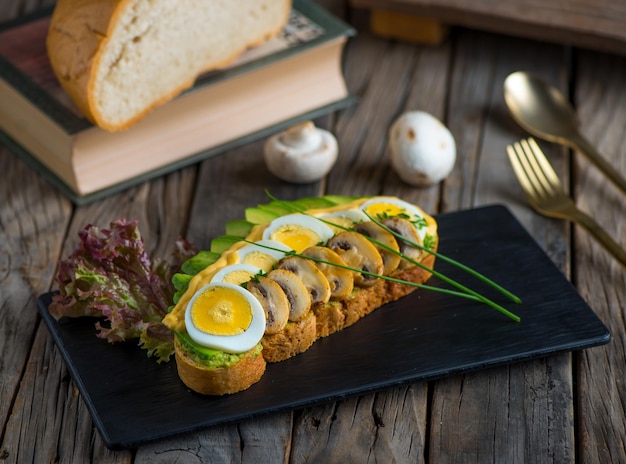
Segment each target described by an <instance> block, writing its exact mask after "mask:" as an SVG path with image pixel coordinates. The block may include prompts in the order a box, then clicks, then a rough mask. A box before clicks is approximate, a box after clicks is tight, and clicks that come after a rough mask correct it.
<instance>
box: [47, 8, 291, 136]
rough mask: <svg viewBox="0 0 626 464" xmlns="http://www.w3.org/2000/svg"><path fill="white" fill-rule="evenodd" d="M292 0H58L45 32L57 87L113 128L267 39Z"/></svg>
mask: <svg viewBox="0 0 626 464" xmlns="http://www.w3.org/2000/svg"><path fill="white" fill-rule="evenodd" d="M290 9H291V1H290V0H211V1H210V2H207V1H203V0H176V1H172V0H151V1H148V0H59V1H58V3H57V5H56V7H55V10H54V12H53V15H52V18H51V22H50V28H49V32H48V37H47V43H46V45H47V50H48V56H49V59H50V63H51V66H52V69H53V71H54V73H55V74H56V76H57V78H58V80H59V82H60V84H61V86H62V87H63V88H64V89H65V91H66V92H67V93H68V95H69V96H70V98H71V99H72V100H73V101H74V103H75V104H76V105H77V107H78V108H79V109H80V110H81V112H82V113H83V114H84V115H85V116H86V117H88V118H89V119H90V120H91V121H92V122H93V123H94V124H96V125H98V126H99V127H101V128H103V129H106V130H109V131H118V130H123V129H126V128H128V127H130V126H131V125H132V124H134V123H135V122H137V121H138V120H140V119H141V118H142V117H144V116H145V115H146V114H147V113H148V112H150V111H151V110H152V109H153V108H155V107H156V106H157V105H160V104H162V103H165V102H166V101H168V100H170V99H172V98H173V97H174V96H176V95H178V94H179V93H181V92H182V91H183V90H185V89H187V88H189V87H191V86H192V85H193V83H194V81H195V79H196V78H197V77H198V76H199V75H200V74H201V73H203V72H206V71H210V70H213V69H217V68H219V67H222V66H225V65H227V64H229V63H230V62H232V61H233V60H234V59H235V58H237V56H239V55H240V54H241V53H242V52H243V51H245V50H246V49H247V48H249V47H252V46H255V45H257V44H260V43H261V42H263V41H265V40H267V39H269V38H271V37H273V36H274V35H276V34H277V33H278V32H280V30H281V29H282V28H283V26H284V25H285V23H286V22H287V19H288V16H289V12H290Z"/></svg>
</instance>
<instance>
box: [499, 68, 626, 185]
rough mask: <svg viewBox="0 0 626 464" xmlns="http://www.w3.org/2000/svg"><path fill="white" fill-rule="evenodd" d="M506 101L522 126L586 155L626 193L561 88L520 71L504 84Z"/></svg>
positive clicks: (623, 182) (620, 181)
mask: <svg viewBox="0 0 626 464" xmlns="http://www.w3.org/2000/svg"><path fill="white" fill-rule="evenodd" d="M504 100H505V101H506V105H507V107H508V108H509V111H510V112H511V115H512V116H513V119H515V120H516V121H517V123H518V124H519V125H520V126H522V127H523V128H524V129H526V130H527V131H528V132H530V133H531V134H533V135H534V136H536V137H540V138H542V139H544V140H548V141H549V142H556V143H560V144H562V145H566V146H568V147H570V148H573V149H574V150H576V151H578V152H580V153H582V154H583V155H585V156H586V157H587V158H588V159H589V160H590V161H591V162H592V163H593V164H595V165H596V167H597V168H598V169H600V171H602V172H603V173H604V174H605V175H606V176H607V177H608V178H609V179H610V180H611V181H612V182H613V183H614V184H615V185H617V187H619V189H620V190H622V192H624V193H626V180H625V179H624V178H623V177H622V176H621V175H620V173H619V172H617V171H616V170H615V169H614V168H613V166H611V165H610V164H609V163H608V162H607V161H606V160H605V159H604V158H603V157H602V155H600V153H598V151H597V150H596V149H595V148H594V147H593V146H592V145H591V143H589V142H588V141H587V140H586V139H585V138H584V137H583V136H582V134H581V133H580V131H579V130H578V126H577V123H576V115H575V113H574V109H573V108H572V106H571V105H570V104H569V102H568V101H567V100H566V99H565V97H564V96H563V94H562V93H561V92H560V91H559V90H558V89H556V88H555V87H553V86H551V85H550V84H548V83H547V82H546V81H544V80H542V79H540V78H538V77H535V76H533V75H532V74H528V73H526V72H523V71H518V72H514V73H512V74H510V75H509V76H508V77H507V78H506V79H505V81H504Z"/></svg>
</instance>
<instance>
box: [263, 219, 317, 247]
mask: <svg viewBox="0 0 626 464" xmlns="http://www.w3.org/2000/svg"><path fill="white" fill-rule="evenodd" d="M270 238H271V239H272V240H276V241H278V242H281V243H284V244H285V245H287V246H288V247H289V248H291V249H293V250H295V251H296V252H297V253H300V252H302V251H304V250H306V249H307V248H309V247H312V246H314V245H317V244H318V243H320V242H321V241H322V239H321V237H320V236H319V235H318V234H317V233H315V232H314V231H313V230H311V229H309V228H306V227H302V226H297V225H293V224H285V225H284V226H281V227H278V228H277V229H276V230H275V231H274V233H273V234H272V236H271V237H270Z"/></svg>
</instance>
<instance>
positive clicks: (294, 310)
mask: <svg viewBox="0 0 626 464" xmlns="http://www.w3.org/2000/svg"><path fill="white" fill-rule="evenodd" d="M267 277H268V278H269V279H271V280H273V281H274V282H276V283H277V284H278V285H279V286H280V287H281V288H282V289H283V292H284V293H285V295H286V297H287V301H288V302H289V320H290V321H293V322H297V321H301V320H302V319H304V318H305V317H306V316H307V314H308V313H309V309H311V296H310V295H309V291H308V290H307V288H306V286H305V285H304V283H303V282H302V280H300V278H299V277H298V276H297V275H296V274H294V273H293V272H291V271H287V270H286V269H274V270H272V271H270V272H269V273H268V274H267Z"/></svg>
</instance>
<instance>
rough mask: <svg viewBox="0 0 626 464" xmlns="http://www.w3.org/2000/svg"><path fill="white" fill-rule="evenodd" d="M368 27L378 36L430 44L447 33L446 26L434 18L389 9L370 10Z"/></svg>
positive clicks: (440, 39) (436, 42) (437, 41)
mask: <svg viewBox="0 0 626 464" xmlns="http://www.w3.org/2000/svg"><path fill="white" fill-rule="evenodd" d="M370 27H371V28H372V32H373V33H374V34H376V35H378V36H380V37H384V38H392V39H399V40H406V41H409V42H417V43H424V44H432V45H437V44H439V43H441V42H442V41H443V40H444V39H445V38H446V36H447V34H448V27H447V26H446V25H445V24H442V23H441V22H439V21H437V20H435V19H432V18H425V17H423V16H416V15H414V14H410V13H402V12H399V11H390V10H378V9H374V10H372V11H371V16H370Z"/></svg>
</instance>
